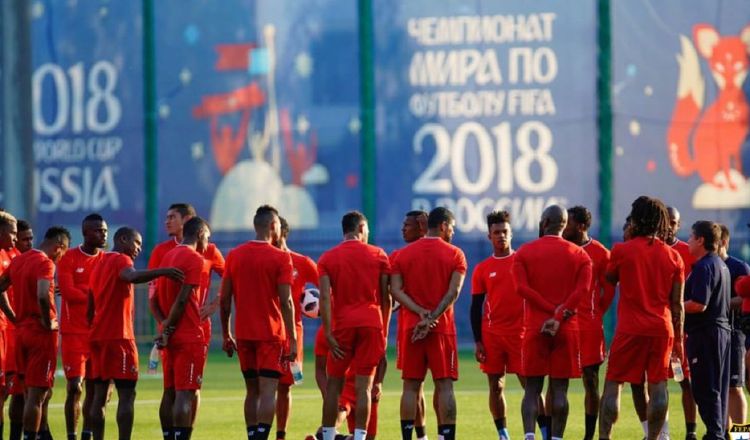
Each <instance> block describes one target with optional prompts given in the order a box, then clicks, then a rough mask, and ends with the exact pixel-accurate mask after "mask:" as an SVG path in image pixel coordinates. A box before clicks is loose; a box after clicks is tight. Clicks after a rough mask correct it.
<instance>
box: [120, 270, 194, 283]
mask: <svg viewBox="0 0 750 440" xmlns="http://www.w3.org/2000/svg"><path fill="white" fill-rule="evenodd" d="M159 277H168V278H171V279H173V280H175V281H178V282H182V281H183V280H184V279H185V274H183V273H182V271H181V270H180V269H177V268H176V267H162V268H159V269H146V270H135V268H134V267H133V266H128V267H126V268H125V269H123V270H121V271H120V279H121V280H123V281H126V282H128V283H131V284H141V283H148V282H149V281H153V280H155V279H157V278H159Z"/></svg>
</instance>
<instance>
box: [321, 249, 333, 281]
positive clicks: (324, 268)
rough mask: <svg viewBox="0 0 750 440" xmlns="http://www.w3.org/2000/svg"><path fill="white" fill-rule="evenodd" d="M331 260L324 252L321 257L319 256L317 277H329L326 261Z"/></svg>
mask: <svg viewBox="0 0 750 440" xmlns="http://www.w3.org/2000/svg"><path fill="white" fill-rule="evenodd" d="M330 258H331V256H330V254H329V253H328V252H325V253H324V254H323V255H321V256H320V259H319V260H318V276H319V277H322V276H331V275H330V273H329V268H328V260H329V259H330Z"/></svg>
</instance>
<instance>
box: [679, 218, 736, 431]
mask: <svg viewBox="0 0 750 440" xmlns="http://www.w3.org/2000/svg"><path fill="white" fill-rule="evenodd" d="M720 243H721V228H720V227H719V225H718V224H716V223H714V222H710V221H705V220H704V221H697V222H695V223H693V226H692V233H691V234H690V239H689V240H688V246H689V247H690V253H691V254H692V255H693V257H695V258H696V260H697V261H696V263H695V264H694V265H693V269H692V271H691V272H690V276H689V277H688V279H687V281H686V282H685V333H686V334H687V337H686V338H685V341H686V342H685V351H687V358H688V359H690V361H691V368H692V370H693V373H695V374H694V375H693V379H692V381H691V387H692V389H693V396H694V397H695V402H696V403H697V405H698V412H699V413H700V415H701V419H703V423H704V424H705V425H706V435H704V436H703V438H704V439H711V440H714V439H716V440H722V439H725V438H726V430H727V426H726V425H727V420H728V419H727V400H728V394H729V360H730V350H729V345H730V340H731V327H730V326H729V300H730V297H731V287H730V280H731V278H730V274H729V269H728V268H727V266H726V265H725V264H724V262H723V261H722V259H721V257H719V256H718V255H717V251H718V250H719V246H720Z"/></svg>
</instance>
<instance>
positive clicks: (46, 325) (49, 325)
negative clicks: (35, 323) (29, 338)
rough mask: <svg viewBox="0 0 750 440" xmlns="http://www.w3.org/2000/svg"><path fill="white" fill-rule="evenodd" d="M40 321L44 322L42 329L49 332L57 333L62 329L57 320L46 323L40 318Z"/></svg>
mask: <svg viewBox="0 0 750 440" xmlns="http://www.w3.org/2000/svg"><path fill="white" fill-rule="evenodd" d="M39 320H40V321H41V322H42V327H44V328H45V329H47V330H49V331H55V330H57V329H58V328H60V324H58V322H57V319H51V320H50V321H49V322H45V320H44V319H42V318H39Z"/></svg>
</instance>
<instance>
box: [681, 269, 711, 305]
mask: <svg viewBox="0 0 750 440" xmlns="http://www.w3.org/2000/svg"><path fill="white" fill-rule="evenodd" d="M689 286H690V288H689V289H686V290H685V300H686V301H688V300H689V301H694V302H697V303H700V304H703V305H706V304H708V300H709V299H710V297H711V274H710V272H709V270H708V268H707V267H706V266H705V265H703V264H701V265H696V266H693V271H692V272H690V280H689Z"/></svg>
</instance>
